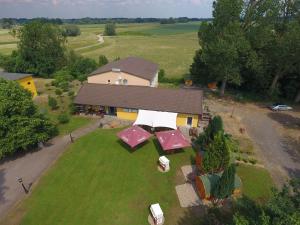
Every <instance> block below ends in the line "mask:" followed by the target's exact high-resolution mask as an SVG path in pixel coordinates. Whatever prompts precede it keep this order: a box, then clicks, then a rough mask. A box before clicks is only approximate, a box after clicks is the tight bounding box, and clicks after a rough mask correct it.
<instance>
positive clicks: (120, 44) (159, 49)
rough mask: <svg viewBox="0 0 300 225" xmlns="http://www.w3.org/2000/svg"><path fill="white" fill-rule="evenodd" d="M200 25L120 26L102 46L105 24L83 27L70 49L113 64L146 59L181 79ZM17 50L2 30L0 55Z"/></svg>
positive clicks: (153, 24)
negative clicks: (107, 60) (118, 61)
mask: <svg viewBox="0 0 300 225" xmlns="http://www.w3.org/2000/svg"><path fill="white" fill-rule="evenodd" d="M199 26H200V22H191V23H183V24H171V25H169V24H165V25H161V24H158V23H146V24H117V33H118V36H116V37H104V41H105V42H104V43H103V44H101V45H100V44H99V42H98V37H97V35H98V34H101V33H103V31H104V25H103V24H93V25H80V26H79V27H80V29H81V35H80V36H77V37H69V38H68V41H67V46H68V47H69V48H70V49H73V50H75V51H76V52H77V53H79V54H81V55H83V56H86V57H90V58H93V59H95V60H98V57H99V55H106V56H107V57H108V58H109V60H110V61H111V60H114V59H115V58H117V57H121V58H125V57H128V56H138V57H143V58H145V59H148V60H151V61H153V62H155V63H157V64H159V65H160V68H161V69H164V70H165V71H166V76H167V77H169V78H182V77H183V76H184V75H185V74H187V73H188V72H189V67H190V65H191V64H192V62H193V57H194V54H195V51H196V50H197V49H198V48H199V44H198V37H197V32H198V29H199ZM16 47H17V40H16V39H14V38H13V37H12V36H11V35H9V33H8V30H3V29H2V30H1V29H0V53H2V54H10V53H11V51H12V50H14V49H16Z"/></svg>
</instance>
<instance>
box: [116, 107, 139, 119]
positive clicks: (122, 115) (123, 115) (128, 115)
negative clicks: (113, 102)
mask: <svg viewBox="0 0 300 225" xmlns="http://www.w3.org/2000/svg"><path fill="white" fill-rule="evenodd" d="M137 116H138V114H137V113H136V112H125V111H124V109H123V108H117V117H118V118H119V119H123V120H132V121H135V120H136V119H137Z"/></svg>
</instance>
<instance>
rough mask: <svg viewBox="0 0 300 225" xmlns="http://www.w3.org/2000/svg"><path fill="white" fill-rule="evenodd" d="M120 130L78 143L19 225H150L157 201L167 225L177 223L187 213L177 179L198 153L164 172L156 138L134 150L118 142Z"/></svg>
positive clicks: (26, 206) (179, 158)
mask: <svg viewBox="0 0 300 225" xmlns="http://www.w3.org/2000/svg"><path fill="white" fill-rule="evenodd" d="M117 131H118V130H98V131H96V132H94V133H91V134H89V135H87V136H85V137H83V138H81V139H79V140H77V141H76V142H75V143H74V144H73V145H72V146H71V147H70V148H69V149H68V150H67V151H66V152H65V153H64V155H63V156H62V157H61V158H60V159H59V161H58V162H57V163H56V164H55V166H54V167H53V168H51V169H50V170H49V171H48V172H47V174H46V175H45V176H44V177H43V178H42V179H41V181H40V183H39V184H38V186H37V187H36V188H35V190H34V191H33V193H32V195H31V196H30V197H29V198H28V199H26V200H25V201H24V202H23V203H22V205H21V206H20V207H21V208H22V210H23V211H24V214H25V215H24V217H23V219H22V222H21V223H20V224H23V225H30V224H33V225H36V224H43V225H48V224H49V225H53V224H56V225H59V224H62V225H65V224H72V225H77V224H78V225H82V224H85V225H89V224H106V225H110V224H116V225H117V224H118V225H119V224H122V225H126V224H128V225H143V224H148V222H147V217H148V214H149V206H150V204H152V203H157V202H159V203H160V204H161V207H162V209H163V211H164V213H165V217H166V221H167V222H166V224H176V222H177V221H178V220H179V219H180V217H181V216H182V215H184V209H182V208H180V206H179V201H178V198H177V195H176V192H175V185H176V176H178V172H180V167H181V166H182V165H187V164H189V163H190V157H191V156H194V151H193V150H192V149H187V150H185V151H184V152H182V153H177V154H174V155H170V156H169V158H170V160H171V171H170V172H169V173H166V174H162V173H160V172H158V170H157V160H158V157H159V152H158V150H157V147H156V146H157V145H156V144H155V142H154V141H153V140H150V141H149V142H148V143H146V144H145V145H143V146H142V147H140V148H139V149H138V150H137V151H135V152H132V151H131V150H129V149H128V148H127V147H126V146H124V145H123V144H122V143H121V142H119V141H118V138H117V137H116V132H117ZM196 220H197V218H196V217H195V218H193V219H191V221H186V222H187V224H194V222H196Z"/></svg>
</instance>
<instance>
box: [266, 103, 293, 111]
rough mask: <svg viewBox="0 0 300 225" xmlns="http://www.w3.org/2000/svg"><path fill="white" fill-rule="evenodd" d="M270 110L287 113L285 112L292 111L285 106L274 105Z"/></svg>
mask: <svg viewBox="0 0 300 225" xmlns="http://www.w3.org/2000/svg"><path fill="white" fill-rule="evenodd" d="M271 109H272V110H273V111H287V110H292V109H293V108H292V107H290V106H287V105H282V104H275V105H272V106H271Z"/></svg>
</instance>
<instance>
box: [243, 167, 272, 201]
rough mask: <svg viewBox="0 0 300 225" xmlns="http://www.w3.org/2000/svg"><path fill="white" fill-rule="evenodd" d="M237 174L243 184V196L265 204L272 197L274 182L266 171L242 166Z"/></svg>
mask: <svg viewBox="0 0 300 225" xmlns="http://www.w3.org/2000/svg"><path fill="white" fill-rule="evenodd" d="M237 173H238V175H239V176H240V177H241V179H242V182H243V187H242V188H243V189H242V190H243V194H244V195H245V196H247V197H249V198H250V199H252V200H255V201H257V202H264V201H265V200H267V199H268V198H269V197H270V195H271V188H272V187H273V181H272V178H271V176H270V174H269V172H268V171H267V170H266V169H263V168H258V167H255V166H247V165H243V164H240V165H239V166H238V167H237Z"/></svg>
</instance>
